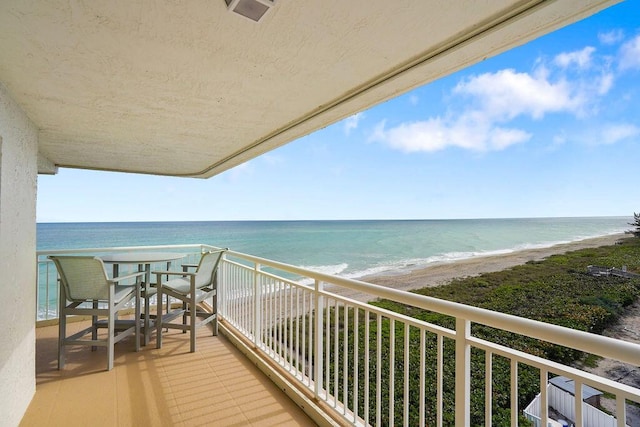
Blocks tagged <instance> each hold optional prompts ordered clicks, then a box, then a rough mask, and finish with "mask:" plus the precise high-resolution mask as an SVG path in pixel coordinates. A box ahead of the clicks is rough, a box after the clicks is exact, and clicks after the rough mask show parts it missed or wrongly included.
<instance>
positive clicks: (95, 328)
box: [91, 301, 98, 351]
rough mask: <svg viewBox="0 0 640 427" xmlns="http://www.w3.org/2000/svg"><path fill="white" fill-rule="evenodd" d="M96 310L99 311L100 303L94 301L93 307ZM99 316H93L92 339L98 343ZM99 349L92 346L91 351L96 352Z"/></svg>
mask: <svg viewBox="0 0 640 427" xmlns="http://www.w3.org/2000/svg"><path fill="white" fill-rule="evenodd" d="M91 306H92V307H93V309H94V310H97V309H98V301H93V303H92V305H91ZM97 324H98V316H95V315H94V316H91V327H92V329H91V339H92V340H93V341H96V340H97V339H98V326H97ZM97 349H98V347H96V346H95V345H92V346H91V351H96V350H97Z"/></svg>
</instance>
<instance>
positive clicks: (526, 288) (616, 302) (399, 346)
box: [284, 217, 640, 426]
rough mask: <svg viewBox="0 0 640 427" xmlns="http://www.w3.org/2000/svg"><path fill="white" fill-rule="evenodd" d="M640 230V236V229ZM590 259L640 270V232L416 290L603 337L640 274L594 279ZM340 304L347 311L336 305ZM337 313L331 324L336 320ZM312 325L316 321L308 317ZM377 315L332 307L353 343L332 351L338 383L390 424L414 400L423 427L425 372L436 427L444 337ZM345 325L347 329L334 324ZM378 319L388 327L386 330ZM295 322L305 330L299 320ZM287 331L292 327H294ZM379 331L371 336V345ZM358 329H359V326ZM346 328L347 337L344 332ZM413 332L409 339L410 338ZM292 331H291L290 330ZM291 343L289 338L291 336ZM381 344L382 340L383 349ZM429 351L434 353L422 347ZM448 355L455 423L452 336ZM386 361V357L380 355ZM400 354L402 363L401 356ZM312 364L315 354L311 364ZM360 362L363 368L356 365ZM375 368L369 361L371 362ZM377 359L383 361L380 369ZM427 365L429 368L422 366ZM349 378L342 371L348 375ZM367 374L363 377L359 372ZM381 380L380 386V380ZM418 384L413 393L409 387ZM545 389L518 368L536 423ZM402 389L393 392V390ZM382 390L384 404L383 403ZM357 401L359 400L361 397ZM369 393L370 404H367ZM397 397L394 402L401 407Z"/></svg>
mask: <svg viewBox="0 0 640 427" xmlns="http://www.w3.org/2000/svg"><path fill="white" fill-rule="evenodd" d="M637 220H639V223H638V227H639V228H638V230H639V231H640V217H638V218H637ZM639 235H640V233H639ZM590 265H594V266H601V267H606V268H611V267H617V268H621V267H623V266H626V268H627V271H629V272H635V273H640V238H632V237H627V238H623V239H621V240H620V241H619V242H618V243H617V244H615V245H611V246H603V247H598V248H591V249H582V250H577V251H571V252H567V253H565V254H560V255H553V256H550V257H548V258H546V259H544V260H542V261H532V262H528V263H526V264H524V265H520V266H516V267H513V268H509V269H506V270H503V271H499V272H494V273H485V274H482V275H479V276H475V277H468V278H461V279H457V280H454V281H452V282H451V283H450V284H447V285H443V286H438V287H429V288H424V289H419V290H416V291H413V292H415V293H418V294H421V295H426V296H430V297H435V298H440V299H445V300H449V301H454V302H458V303H462V304H467V305H472V306H476V307H481V308H485V309H488V310H494V311H499V312H503V313H508V314H512V315H516V316H520V317H525V318H529V319H533V320H538V321H542V322H547V323H552V324H556V325H561V326H565V327H569V328H573V329H577V330H581V331H587V332H591V333H596V334H602V333H603V332H604V331H606V330H607V328H609V327H611V326H613V325H615V324H616V322H617V321H618V320H619V318H620V316H621V315H623V314H624V313H625V309H626V307H628V306H629V305H631V304H632V303H633V302H634V301H636V300H637V299H638V297H639V296H640V278H637V277H632V278H624V277H619V276H615V275H606V276H593V275H590V274H589V273H588V271H587V267H588V266H590ZM372 304H373V305H376V306H379V307H383V308H385V309H388V310H391V311H393V312H396V313H400V314H403V315H406V316H410V317H413V318H416V319H419V320H422V321H426V322H429V323H431V324H435V325H439V326H442V327H445V328H448V329H451V330H455V319H453V318H451V317H449V316H445V315H442V314H439V313H434V312H430V311H426V310H422V309H418V308H415V307H411V306H406V305H403V304H399V303H396V302H393V301H388V300H378V301H373V302H372ZM336 310H337V311H336ZM327 319H335V320H331V322H332V323H331V324H327V322H328V320H327ZM300 320H301V323H302V322H304V323H305V324H308V325H309V327H310V328H311V325H313V324H314V323H315V320H314V319H309V318H305V319H300ZM378 320H379V319H376V316H375V315H373V314H371V313H367V312H365V311H364V310H362V309H358V310H354V309H353V308H350V309H348V310H347V311H346V312H345V310H344V308H343V307H337V308H336V307H333V308H329V312H328V313H327V312H325V313H323V322H324V323H325V330H328V332H327V334H328V335H329V341H328V342H334V340H335V342H336V343H337V342H340V343H343V342H345V341H346V343H347V344H345V345H344V347H342V344H341V348H340V350H338V351H337V354H336V350H335V349H333V350H330V351H331V354H327V349H326V348H325V349H324V352H325V354H324V358H325V361H327V363H328V367H327V370H328V373H329V375H328V384H326V386H327V388H328V389H329V390H332V392H333V393H334V394H336V395H337V396H338V397H339V398H340V399H341V400H343V401H348V402H357V405H358V409H357V410H358V414H360V416H362V415H363V414H365V412H366V411H367V410H368V417H369V419H374V420H375V419H376V417H377V416H379V417H380V421H381V423H382V424H383V425H393V424H401V423H402V416H403V411H404V408H405V403H408V412H409V413H408V415H409V424H410V425H417V424H418V423H419V420H420V413H419V408H420V399H421V397H420V389H419V384H420V382H421V377H423V378H424V383H425V384H426V385H427V390H426V393H425V396H424V401H423V406H424V408H425V417H426V423H427V425H434V424H435V414H436V407H437V402H436V395H437V393H436V384H437V370H436V367H437V365H438V364H437V359H438V337H437V336H436V335H435V334H432V333H427V334H424V335H422V334H421V332H420V330H419V329H418V328H416V327H413V326H408V325H406V324H404V323H403V322H400V321H393V320H391V319H389V318H386V317H382V320H381V321H380V322H378ZM335 323H337V327H335V326H334V324H335ZM378 325H381V326H380V327H379V329H380V330H379V331H378ZM294 327H296V326H295V325H294ZM285 329H286V326H285ZM366 329H368V330H369V337H370V340H369V342H368V343H365V342H363V341H364V340H362V338H361V337H364V336H366V334H365V331H366ZM354 331H355V332H354ZM336 335H337V336H336ZM405 335H407V337H406V338H405ZM472 335H473V336H475V337H478V338H481V339H484V340H487V341H491V342H494V343H498V344H502V345H505V346H508V347H511V348H513V349H517V350H520V351H524V352H527V353H529V354H533V355H536V356H540V357H543V358H546V359H549V360H552V361H556V362H559V363H563V364H568V365H573V366H580V365H583V366H584V365H587V364H593V363H597V360H598V359H597V357H595V356H593V355H588V354H583V353H582V352H579V351H577V350H574V349H571V348H566V347H562V346H558V345H554V344H550V343H547V342H542V341H540V340H536V339H532V338H529V337H526V336H521V335H516V334H511V333H507V332H505V331H501V330H496V329H494V328H490V327H486V326H483V325H475V324H474V325H472ZM287 336H288V332H285V334H284V337H287ZM285 341H286V338H285ZM378 345H380V347H378ZM421 348H425V349H426V353H425V354H424V356H423V357H424V360H421V354H420V349H421ZM442 352H443V354H442V360H443V390H444V392H443V418H444V420H443V421H444V424H445V425H453V424H454V421H455V420H454V413H455V405H454V399H455V396H454V390H455V343H454V342H453V340H451V339H448V338H444V339H443V340H442ZM378 358H380V360H378ZM391 360H393V362H392V363H391ZM309 362H310V363H311V364H312V363H313V361H309ZM422 362H424V365H422ZM356 363H357V366H356ZM485 363H486V361H485V353H484V351H482V350H479V349H476V348H474V349H472V352H471V402H470V404H471V425H484V421H485V420H484V409H485V408H484V405H485V396H484V390H485V384H484V382H485V366H486V365H485ZM391 364H393V366H395V370H394V371H395V375H394V376H393V384H394V385H393V387H391V386H390V381H391V380H390V378H391V372H389V366H390V365H391ZM367 366H369V368H366V367H367ZM376 366H381V367H382V368H381V370H380V372H378V369H376V368H375V367H376ZM405 366H409V372H410V375H409V377H408V378H403V372H404V367H405ZM420 366H425V369H424V371H423V372H421V369H420ZM491 366H492V402H493V407H492V413H493V419H492V425H497V426H508V425H510V424H511V422H510V416H511V414H510V381H511V362H510V360H508V359H506V358H504V357H502V356H497V355H494V356H493V357H492V365H491ZM345 372H346V373H348V378H347V379H344V378H342V375H343V373H345ZM353 372H357V379H356V378H354V377H353ZM365 376H367V377H368V381H369V385H370V386H369V395H368V396H364V390H363V387H359V388H357V390H358V396H354V390H353V388H354V387H351V386H348V385H347V384H352V383H353V382H354V381H355V380H357V382H358V384H361V385H362V384H364V383H365ZM377 381H380V386H379V387H378V385H377V384H378V382H377ZM406 389H408V393H406V392H405V390H406ZM539 390H540V372H539V370H537V369H535V368H532V367H530V366H525V365H518V398H519V401H518V408H519V411H520V416H519V418H520V420H521V423H520V425H523V426H527V425H530V423H529V421H527V420H526V419H524V417H523V416H522V413H521V411H522V409H524V408H525V407H526V405H527V404H528V403H529V402H530V401H531V400H532V399H533V398H534V397H535V395H536V394H537V393H538V392H539ZM391 393H393V397H390V396H391ZM378 395H379V396H380V405H379V406H378V404H377V402H378ZM354 398H355V399H354ZM365 398H367V399H368V405H367V406H368V408H365V401H366V399H365ZM389 401H393V402H395V403H394V407H393V409H392V410H390V409H391V408H390V407H389V406H390V405H389Z"/></svg>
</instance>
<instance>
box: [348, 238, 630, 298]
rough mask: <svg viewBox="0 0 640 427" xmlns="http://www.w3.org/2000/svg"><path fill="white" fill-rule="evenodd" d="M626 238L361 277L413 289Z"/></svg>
mask: <svg viewBox="0 0 640 427" xmlns="http://www.w3.org/2000/svg"><path fill="white" fill-rule="evenodd" d="M625 237H629V235H628V234H625V233H618V234H611V235H606V236H600V237H594V238H589V239H584V240H578V241H574V242H570V243H562V244H558V245H554V246H549V247H544V248H531V249H523V250H519V251H513V252H510V253H506V254H499V255H486V256H477V257H473V258H466V259H460V260H454V261H447V262H438V263H434V264H432V265H429V266H426V267H423V268H419V269H415V270H412V271H410V272H404V273H397V274H388V273H386V274H377V275H376V274H374V275H369V276H364V277H360V278H358V279H357V280H360V281H363V282H367V283H372V284H375V285H380V286H385V287H388V288H393V289H398V290H403V291H412V290H416V289H421V288H427V287H433V286H441V285H445V284H447V283H450V282H451V281H452V280H454V279H461V278H465V277H473V276H478V275H480V274H483V273H490V272H495V271H501V270H505V269H508V268H511V267H515V266H517V265H521V264H525V263H527V262H529V261H539V260H542V259H544V258H548V257H549V256H551V255H556V254H563V253H565V252H570V251H575V250H579V249H587V248H597V247H600V246H609V245H614V244H615V243H616V242H618V241H619V240H621V239H623V238H625ZM619 267H620V266H619ZM338 293H339V294H340V295H342V296H345V297H348V298H351V299H355V300H357V301H361V302H367V301H369V300H371V295H366V294H361V293H357V292H355V291H345V290H344V289H341V290H339V291H338Z"/></svg>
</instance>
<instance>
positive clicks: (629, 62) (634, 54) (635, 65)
mask: <svg viewBox="0 0 640 427" xmlns="http://www.w3.org/2000/svg"><path fill="white" fill-rule="evenodd" d="M619 66H620V69H621V70H628V69H640V35H638V36H636V37H635V38H633V39H631V40H629V41H628V42H626V43H625V44H623V45H622V47H621V48H620V62H619Z"/></svg>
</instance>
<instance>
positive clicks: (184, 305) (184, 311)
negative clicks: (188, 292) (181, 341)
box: [182, 301, 191, 334]
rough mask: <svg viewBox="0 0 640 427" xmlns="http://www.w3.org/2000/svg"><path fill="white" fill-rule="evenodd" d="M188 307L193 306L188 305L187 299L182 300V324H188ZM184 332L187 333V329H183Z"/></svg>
mask: <svg viewBox="0 0 640 427" xmlns="http://www.w3.org/2000/svg"><path fill="white" fill-rule="evenodd" d="M187 308H191V307H189V306H188V305H187V302H186V301H182V324H183V325H186V324H187ZM182 333H183V334H186V333H187V331H186V330H183V331H182Z"/></svg>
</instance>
